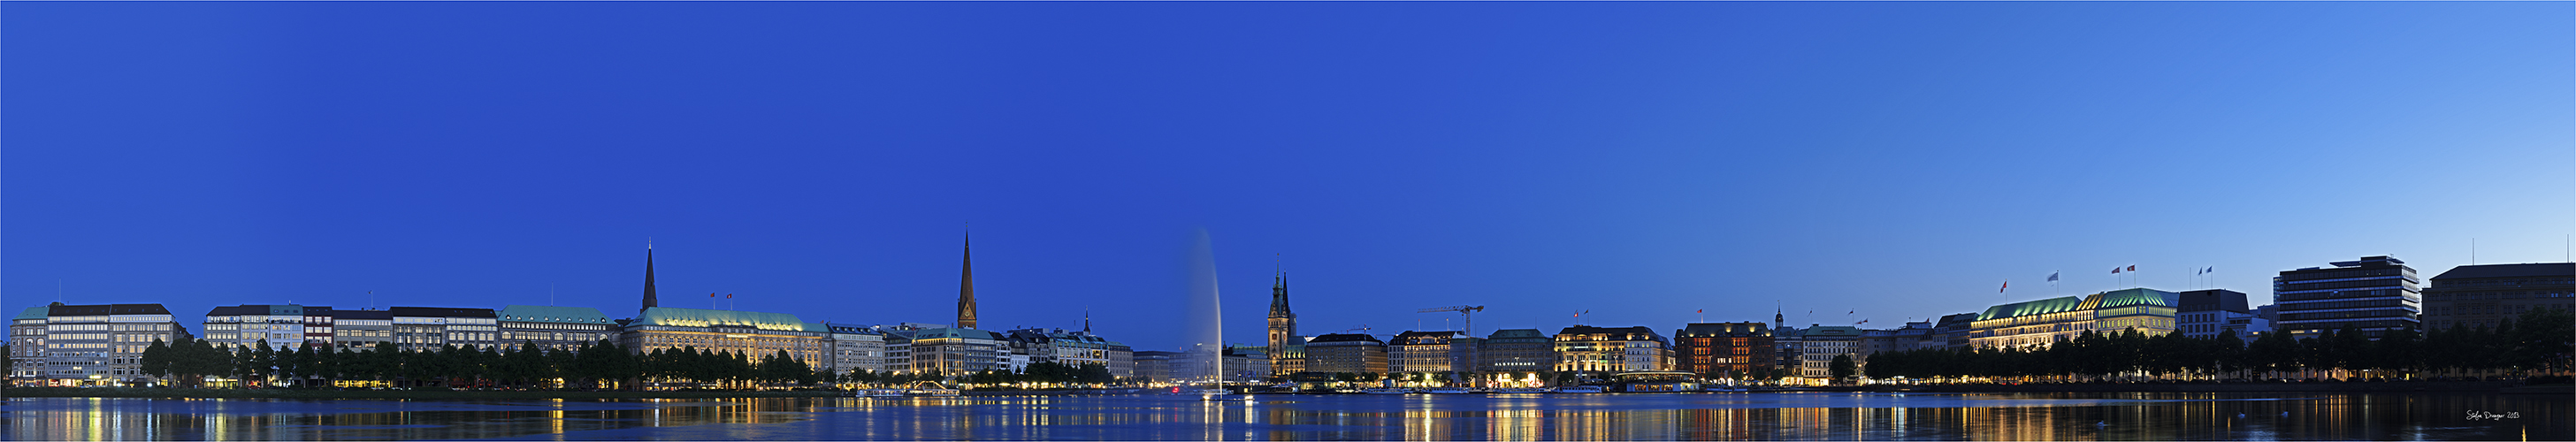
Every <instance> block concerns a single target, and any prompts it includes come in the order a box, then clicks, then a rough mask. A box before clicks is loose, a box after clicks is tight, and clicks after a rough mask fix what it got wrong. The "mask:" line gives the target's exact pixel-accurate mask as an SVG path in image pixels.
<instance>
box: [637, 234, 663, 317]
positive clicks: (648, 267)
mask: <svg viewBox="0 0 2576 442" xmlns="http://www.w3.org/2000/svg"><path fill="white" fill-rule="evenodd" d="M661 304H662V300H661V299H660V296H659V295H656V294H654V293H653V240H651V239H645V240H644V307H643V308H639V309H635V311H636V313H643V311H644V309H649V308H654V307H660V306H661Z"/></svg>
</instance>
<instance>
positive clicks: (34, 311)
mask: <svg viewBox="0 0 2576 442" xmlns="http://www.w3.org/2000/svg"><path fill="white" fill-rule="evenodd" d="M51 311H53V309H49V308H46V307H45V306H41V305H39V306H35V307H28V308H27V309H26V310H20V311H18V317H16V318H11V320H18V319H45V313H46V312H51Z"/></svg>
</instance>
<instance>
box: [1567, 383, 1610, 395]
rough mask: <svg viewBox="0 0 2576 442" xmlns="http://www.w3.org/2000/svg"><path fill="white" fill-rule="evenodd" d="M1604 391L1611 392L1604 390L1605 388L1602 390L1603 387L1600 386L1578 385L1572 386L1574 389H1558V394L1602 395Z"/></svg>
mask: <svg viewBox="0 0 2576 442" xmlns="http://www.w3.org/2000/svg"><path fill="white" fill-rule="evenodd" d="M1604 391H1609V390H1607V389H1603V388H1601V386H1599V385H1577V386H1572V387H1556V392H1558V393H1600V392H1604Z"/></svg>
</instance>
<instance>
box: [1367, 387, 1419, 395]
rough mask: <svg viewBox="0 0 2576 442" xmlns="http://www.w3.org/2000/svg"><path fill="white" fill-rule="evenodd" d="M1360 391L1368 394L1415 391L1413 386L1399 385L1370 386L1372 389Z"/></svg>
mask: <svg viewBox="0 0 2576 442" xmlns="http://www.w3.org/2000/svg"><path fill="white" fill-rule="evenodd" d="M1360 392H1361V393H1368V394H1405V393H1412V392H1413V389H1411V388H1398V387H1378V388H1370V389H1365V390H1360Z"/></svg>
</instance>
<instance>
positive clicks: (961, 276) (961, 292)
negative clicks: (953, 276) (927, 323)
mask: <svg viewBox="0 0 2576 442" xmlns="http://www.w3.org/2000/svg"><path fill="white" fill-rule="evenodd" d="M965 249H966V264H965V268H964V269H963V270H960V271H959V272H958V276H957V278H958V281H957V328H975V234H974V233H973V232H968V233H967V234H966V247H965Z"/></svg>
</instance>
